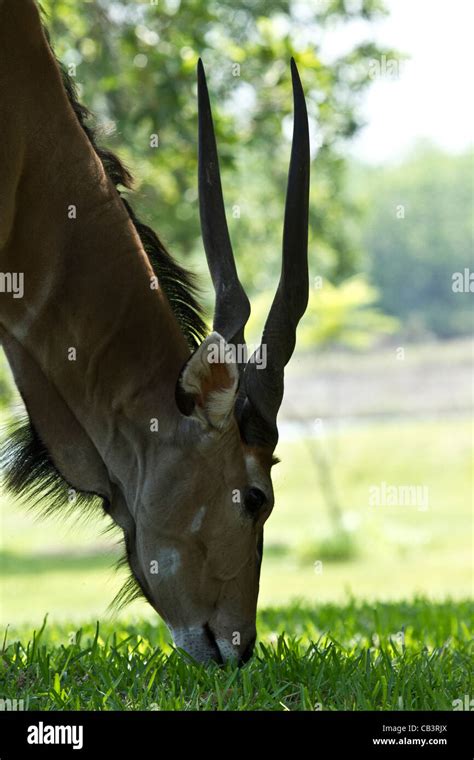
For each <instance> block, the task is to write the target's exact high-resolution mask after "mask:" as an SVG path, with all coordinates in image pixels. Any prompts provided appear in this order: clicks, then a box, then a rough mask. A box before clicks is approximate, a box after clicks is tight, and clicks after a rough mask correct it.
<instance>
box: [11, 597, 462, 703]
mask: <svg viewBox="0 0 474 760" xmlns="http://www.w3.org/2000/svg"><path fill="white" fill-rule="evenodd" d="M471 615H472V604H470V603H469V602H458V603H453V602H451V601H445V602H435V603H433V602H427V601H426V600H425V599H422V598H418V599H414V600H413V601H412V602H394V603H388V604H377V605H371V604H367V603H364V602H362V603H361V602H355V601H354V600H349V601H348V602H346V603H345V604H344V605H342V606H338V605H333V604H327V605H322V606H318V607H310V606H307V605H306V606H299V605H297V604H293V605H291V606H289V607H284V608H273V609H267V610H264V611H263V612H261V613H260V617H259V631H260V643H259V645H258V646H257V650H256V653H255V655H254V657H253V658H252V659H251V660H250V662H249V663H248V664H247V665H246V666H245V667H244V668H242V669H238V668H236V667H235V666H233V665H231V664H227V665H226V666H225V667H223V668H219V667H218V666H216V665H207V666H202V665H200V666H199V665H196V664H194V663H193V662H192V661H191V659H190V658H189V656H187V655H184V654H181V653H180V652H179V651H172V652H171V653H170V647H169V643H168V641H169V639H168V635H167V633H166V631H165V626H164V624H163V623H159V624H158V625H153V624H150V623H149V622H146V621H139V622H134V623H128V624H121V625H117V624H108V625H101V626H100V627H99V625H97V626H94V625H90V624H87V625H85V626H83V627H82V628H80V629H79V630H74V631H73V632H71V626H62V627H57V626H46V627H45V626H43V628H42V629H41V630H40V631H38V632H37V633H35V634H34V635H33V637H31V634H28V633H27V632H26V631H25V630H24V631H22V632H20V633H19V634H17V633H11V632H7V633H6V636H5V642H4V645H3V649H2V652H1V656H0V693H1V694H2V696H3V697H4V698H8V697H10V698H14V699H23V700H24V703H25V708H26V709H29V710H32V709H37V710H38V709H39V710H400V709H403V710H420V709H424V710H452V709H453V701H454V700H456V699H459V698H462V697H463V695H464V694H470V693H471V692H472V684H471V682H470V675H469V672H470V661H471V657H472V639H471V636H470V633H469V621H470V617H471ZM276 631H287V634H286V635H284V634H282V635H279V636H277V634H276V633H275V632H276ZM290 633H291V636H290V635H289V634H290Z"/></svg>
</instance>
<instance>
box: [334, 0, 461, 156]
mask: <svg viewBox="0 0 474 760" xmlns="http://www.w3.org/2000/svg"><path fill="white" fill-rule="evenodd" d="M386 5H387V7H388V8H389V9H390V16H389V17H388V18H387V19H386V20H385V21H382V22H380V23H377V24H376V25H372V31H373V34H374V37H375V40H376V41H377V42H379V43H382V44H384V45H388V46H391V47H394V48H396V49H398V50H400V51H402V52H405V53H406V54H408V55H409V56H410V60H407V62H406V63H405V64H404V65H403V68H402V70H401V72H400V75H399V78H396V77H393V76H392V77H390V76H388V77H387V78H386V79H381V78H377V79H376V80H375V81H374V83H373V85H372V87H371V89H370V93H369V94H368V96H367V99H366V103H365V110H364V112H365V117H366V121H367V122H368V125H367V127H366V128H365V129H364V130H363V131H362V132H361V133H360V135H359V137H358V138H357V140H355V141H354V142H353V143H352V145H351V153H353V154H354V155H355V156H357V157H358V158H361V159H363V160H365V161H370V162H378V161H384V160H389V159H392V158H396V157H397V156H398V155H400V154H402V153H403V152H404V151H405V150H406V149H407V148H408V147H409V146H410V144H412V143H413V141H414V140H416V139H417V137H429V138H431V139H432V140H434V141H435V142H436V143H438V144H439V145H441V146H442V147H444V148H446V149H448V150H450V151H453V152H458V151H460V150H462V149H463V148H465V147H466V146H468V145H469V144H472V142H473V134H474V118H473V93H474V86H473V81H474V61H473V53H474V44H473V31H474V0H449V2H446V0H386ZM365 29H366V27H364V25H363V24H361V25H360V27H359V28H354V29H352V30H347V33H344V34H343V35H341V39H338V41H337V42H336V41H335V40H334V41H333V42H329V40H328V41H327V47H328V50H329V52H330V53H333V52H336V53H337V49H336V48H337V47H338V45H339V44H341V45H342V46H343V48H344V47H345V44H350V43H351V42H352V43H353V42H354V41H357V40H358V39H360V38H361V37H362V39H363V38H364V36H365V34H364V31H365ZM342 38H345V39H342ZM325 42H326V40H325ZM333 46H334V50H333Z"/></svg>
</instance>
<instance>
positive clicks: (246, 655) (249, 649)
mask: <svg viewBox="0 0 474 760" xmlns="http://www.w3.org/2000/svg"><path fill="white" fill-rule="evenodd" d="M256 640H257V636H256V635H255V636H254V637H253V638H252V639H250V641H249V643H248V644H247V646H246V647H245V649H244V651H243V652H242V654H241V656H240V658H239V666H242V665H245V663H246V662H248V661H249V660H250V658H251V656H252V654H253V650H254V647H255V642H256Z"/></svg>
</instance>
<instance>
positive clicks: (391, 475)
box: [0, 0, 474, 625]
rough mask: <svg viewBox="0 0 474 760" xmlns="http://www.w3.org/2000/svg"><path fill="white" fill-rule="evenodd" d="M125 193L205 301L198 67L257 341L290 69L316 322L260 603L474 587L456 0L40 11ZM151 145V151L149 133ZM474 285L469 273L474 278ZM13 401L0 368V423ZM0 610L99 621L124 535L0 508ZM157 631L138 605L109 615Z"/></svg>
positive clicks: (468, 153) (61, 5) (469, 156)
mask: <svg viewBox="0 0 474 760" xmlns="http://www.w3.org/2000/svg"><path fill="white" fill-rule="evenodd" d="M42 6H43V8H44V11H45V13H46V19H47V21H46V23H47V26H48V28H49V31H50V35H51V39H52V41H53V43H54V47H55V50H56V53H57V55H58V56H59V58H60V59H61V60H62V61H63V62H64V63H65V65H66V67H67V69H68V71H69V73H70V74H71V76H73V78H74V80H75V82H76V83H77V86H78V89H79V91H80V95H81V99H82V101H83V102H84V103H85V104H86V105H87V106H88V107H89V108H90V109H91V111H92V112H93V113H94V116H95V122H96V124H97V127H98V130H99V134H100V142H101V143H102V144H104V145H107V146H108V147H109V148H111V149H112V150H115V151H117V152H118V153H119V155H120V156H121V157H122V159H123V160H124V162H125V163H126V164H127V166H128V167H129V168H130V169H131V171H132V173H133V174H134V176H135V178H136V190H135V192H134V193H133V194H132V198H131V200H132V203H133V205H134V206H135V208H136V209H137V210H138V212H139V216H141V217H142V218H143V220H144V221H146V222H147V223H149V224H151V226H153V227H154V229H155V230H156V231H157V232H158V234H159V235H160V236H161V237H162V238H163V240H164V241H165V243H166V244H167V246H168V248H169V249H170V251H171V252H172V253H173V255H174V256H175V257H176V258H178V259H179V260H180V261H182V262H183V263H184V264H185V265H186V266H188V267H189V268H191V269H192V270H193V271H195V272H197V273H198V274H199V277H200V281H201V285H202V292H203V297H202V298H203V302H204V303H205V304H206V307H207V309H208V316H209V319H211V315H212V290H211V287H210V280H209V276H208V274H207V272H206V269H205V259H204V253H203V248H202V243H201V239H200V233H199V217H198V205H197V181H196V173H197V166H196V158H197V156H196V151H197V110H196V85H195V71H196V63H197V59H198V57H199V56H201V57H202V58H203V60H204V64H205V66H206V72H207V77H208V83H209V89H210V93H211V99H212V104H213V111H214V118H215V125H216V132H217V140H218V145H219V153H220V158H221V169H222V175H223V176H222V179H223V186H224V193H225V200H226V206H227V214H228V219H229V226H230V232H231V236H232V240H233V246H234V252H235V255H236V259H237V264H238V269H239V273H240V276H241V279H242V281H243V283H244V285H245V287H246V289H247V292H248V294H249V296H250V298H251V300H252V304H253V315H252V320H251V325H250V330H249V334H248V339H249V343H250V344H255V343H256V342H257V341H258V339H259V335H260V331H261V327H262V323H263V320H264V318H265V315H266V313H267V311H268V308H269V304H270V302H271V299H272V297H273V293H274V290H275V287H276V283H277V281H278V275H279V266H280V249H281V232H282V222H283V206H284V194H285V185H286V173H287V168H288V160H289V151H290V141H291V128H292V99H291V83H290V72H289V59H290V56H291V55H294V56H295V58H296V61H297V64H298V67H299V70H300V74H301V78H302V81H303V85H304V87H305V91H306V97H307V103H308V112H309V118H310V128H311V149H312V187H311V210H310V245H309V252H310V282H311V294H310V304H309V308H308V312H307V314H306V316H305V318H304V320H303V321H302V323H301V325H300V329H299V334H298V348H297V353H296V354H295V356H294V357H293V360H292V362H291V364H290V367H289V370H288V372H287V376H286V377H287V381H286V398H285V402H284V405H283V407H282V409H281V413H280V418H279V419H280V430H281V440H280V444H279V447H278V451H277V453H278V455H279V457H280V458H281V460H282V461H281V464H279V465H278V466H277V467H276V468H275V469H274V482H275V490H276V507H275V510H274V513H273V515H272V517H271V519H270V520H269V522H268V524H267V527H266V533H265V545H266V548H265V557H264V562H263V570H262V582H261V592H260V604H261V605H263V606H264V605H269V604H278V605H282V604H286V603H288V602H289V601H290V600H293V599H295V598H299V599H306V600H310V601H311V602H314V603H317V602H319V601H328V600H334V601H342V600H344V599H346V598H347V597H348V596H352V597H358V598H363V599H390V598H393V599H402V598H413V597H414V596H415V595H417V594H422V595H425V596H427V597H429V598H433V599H434V598H445V597H452V598H461V597H466V596H469V595H470V594H471V592H472V512H471V510H472V469H471V462H472V441H473V439H472V432H473V430H472V400H473V397H472V392H473V391H472V370H473V327H474V320H473V308H472V299H473V295H472V290H474V284H471V286H470V287H471V292H470V288H469V282H470V280H469V277H470V275H471V272H472V271H473V270H474V264H473V259H472V243H473V235H472V211H473V186H472V182H473V168H474V166H473V149H472V135H473V132H472V127H473V119H472V99H470V98H469V97H468V93H469V92H470V91H471V88H472V82H471V74H470V72H471V66H470V63H471V62H470V60H469V56H470V53H469V51H470V49H471V37H470V35H471V29H472V20H473V19H472V16H473V9H472V4H471V3H470V0H451V3H450V4H449V13H448V12H447V9H446V6H445V4H444V3H442V2H440V1H439V2H432V1H429V0H412V2H410V3H407V2H395V0H390V1H389V0H386V1H385V2H379V0H295V1H294V2H288V0H272V2H271V3H270V2H267V1H266V0H252V2H250V3H249V2H246V1H245V0H232V1H231V0H219V1H218V2H213V1H212V0H187V1H186V2H184V1H183V2H180V0H159V2H157V3H155V2H153V0H151V1H150V2H131V1H130V2H125V1H124V0H117V1H115V0H91V1H89V2H87V1H83V2H77V0H54V1H53V0H42ZM155 136H157V139H156V137H155ZM472 276H473V278H474V275H472ZM17 405H18V398H17V396H16V393H15V391H14V389H13V386H12V383H11V378H10V375H9V371H8V368H7V366H6V362H5V359H4V357H3V354H2V355H1V357H0V416H1V420H2V422H6V420H7V419H8V417H9V416H10V415H11V413H12V411H14V409H15V407H16V406H17ZM0 515H1V521H0V526H1V546H0V549H1V552H0V560H1V562H0V571H1V575H2V581H1V592H0V593H1V597H0V598H1V601H2V619H3V621H4V622H9V623H12V624H16V623H23V622H25V623H28V624H32V625H37V624H39V623H40V622H41V620H42V619H43V616H44V614H45V613H46V612H49V615H50V620H53V621H62V620H66V619H67V620H76V619H77V620H80V619H84V618H90V617H94V616H96V617H103V616H104V615H106V610H107V606H108V604H109V602H110V601H111V600H112V598H113V597H114V595H115V594H116V593H117V591H118V589H119V588H120V586H121V584H122V583H123V581H124V579H125V573H124V571H123V570H120V571H115V570H114V569H113V567H114V560H115V559H116V558H118V556H119V554H120V552H119V548H118V534H117V536H116V537H114V535H113V534H106V535H104V533H103V529H104V528H105V527H106V525H107V523H106V522H105V521H104V520H103V519H102V518H101V517H100V516H98V517H97V519H92V520H90V521H89V522H84V520H81V519H80V515H76V517H75V518H72V519H71V518H69V519H67V520H64V521H58V519H57V518H55V519H52V518H48V519H46V518H37V517H35V515H33V514H31V513H29V512H28V511H27V509H25V508H24V507H22V506H20V505H18V504H16V503H14V502H13V500H12V499H10V498H9V497H8V496H6V495H5V494H4V493H2V494H1V496H0ZM120 614H122V615H125V616H127V617H129V616H132V617H135V616H138V615H144V616H149V617H153V616H154V613H153V611H152V610H151V609H150V608H149V607H148V606H147V605H146V604H145V603H144V602H140V601H138V602H135V603H134V604H133V605H132V606H131V607H129V608H128V609H126V610H125V611H124V612H123V613H120Z"/></svg>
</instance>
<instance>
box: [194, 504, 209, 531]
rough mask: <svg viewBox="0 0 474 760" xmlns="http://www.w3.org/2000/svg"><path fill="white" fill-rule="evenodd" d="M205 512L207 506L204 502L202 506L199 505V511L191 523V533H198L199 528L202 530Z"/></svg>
mask: <svg viewBox="0 0 474 760" xmlns="http://www.w3.org/2000/svg"><path fill="white" fill-rule="evenodd" d="M205 514H206V506H205V505H204V504H203V505H202V507H199V509H198V511H197V512H196V514H195V515H194V518H193V521H192V523H191V533H197V532H198V530H200V528H201V525H202V521H203V520H204V515H205Z"/></svg>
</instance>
